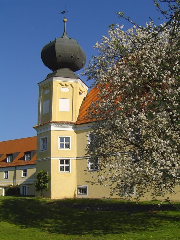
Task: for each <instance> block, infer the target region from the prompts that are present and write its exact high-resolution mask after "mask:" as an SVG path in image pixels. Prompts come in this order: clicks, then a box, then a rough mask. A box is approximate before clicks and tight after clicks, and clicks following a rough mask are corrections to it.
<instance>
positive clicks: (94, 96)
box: [76, 87, 100, 124]
mask: <svg viewBox="0 0 180 240" xmlns="http://www.w3.org/2000/svg"><path fill="white" fill-rule="evenodd" d="M98 93H99V89H98V88H97V87H94V88H92V89H91V91H90V92H89V93H88V95H87V96H86V98H85V99H84V101H83V102H82V104H81V107H80V110H79V116H78V119H77V121H76V124H84V123H90V122H92V121H93V119H91V118H90V116H89V113H88V109H89V107H90V106H91V103H92V102H94V103H95V102H96V101H98V100H99V99H100V98H99V97H98Z"/></svg>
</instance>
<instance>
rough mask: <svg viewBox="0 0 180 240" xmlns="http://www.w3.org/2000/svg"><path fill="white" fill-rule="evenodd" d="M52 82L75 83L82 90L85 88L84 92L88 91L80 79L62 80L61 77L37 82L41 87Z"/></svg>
mask: <svg viewBox="0 0 180 240" xmlns="http://www.w3.org/2000/svg"><path fill="white" fill-rule="evenodd" d="M52 81H57V82H75V83H79V84H80V85H81V86H82V87H83V88H85V89H86V90H88V86H87V85H86V84H85V83H84V82H83V81H82V80H81V79H80V78H78V79H72V78H63V77H50V78H47V79H44V80H43V81H41V82H39V83H38V85H39V86H43V85H45V84H47V83H50V82H52Z"/></svg>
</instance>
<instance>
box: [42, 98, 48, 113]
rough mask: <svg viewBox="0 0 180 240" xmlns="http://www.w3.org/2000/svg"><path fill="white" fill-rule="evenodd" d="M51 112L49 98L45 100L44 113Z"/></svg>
mask: <svg viewBox="0 0 180 240" xmlns="http://www.w3.org/2000/svg"><path fill="white" fill-rule="evenodd" d="M48 112H49V100H46V101H44V102H43V114H46V113H48Z"/></svg>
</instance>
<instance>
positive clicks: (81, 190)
mask: <svg viewBox="0 0 180 240" xmlns="http://www.w3.org/2000/svg"><path fill="white" fill-rule="evenodd" d="M77 195H78V196H87V195H88V186H85V185H82V186H77Z"/></svg>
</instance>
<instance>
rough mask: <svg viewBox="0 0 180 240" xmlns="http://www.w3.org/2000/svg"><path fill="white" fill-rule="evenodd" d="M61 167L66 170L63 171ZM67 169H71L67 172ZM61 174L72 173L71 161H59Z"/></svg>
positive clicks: (67, 159) (66, 159)
mask: <svg viewBox="0 0 180 240" xmlns="http://www.w3.org/2000/svg"><path fill="white" fill-rule="evenodd" d="M62 161H64V163H62ZM66 161H69V163H67V162H66ZM61 167H63V168H64V170H61ZM66 167H69V170H68V171H67V170H66ZM59 172H60V173H70V172H71V159H69V158H62V159H59Z"/></svg>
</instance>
